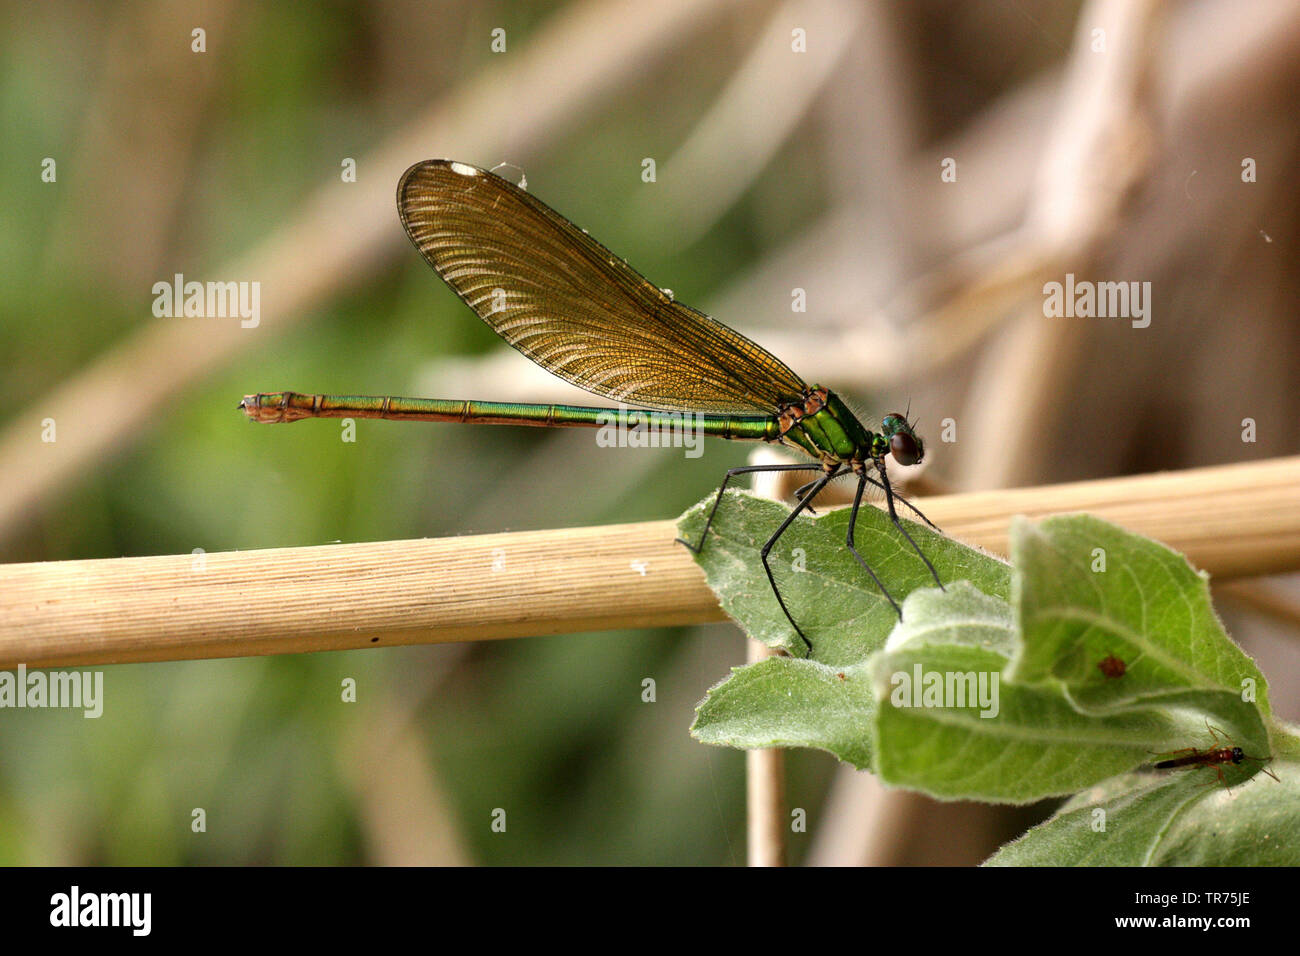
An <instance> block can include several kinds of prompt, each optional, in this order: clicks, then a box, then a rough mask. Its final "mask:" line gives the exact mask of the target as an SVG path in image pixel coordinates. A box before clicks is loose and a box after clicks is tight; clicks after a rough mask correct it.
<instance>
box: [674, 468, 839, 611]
mask: <svg viewBox="0 0 1300 956" xmlns="http://www.w3.org/2000/svg"><path fill="white" fill-rule="evenodd" d="M821 467H822V466H821V465H742V466H741V467H739V468H729V469H728V470H727V475H726V477H725V478H723V479H722V485H721V486H720V487H719V488H718V496H717V497H716V498H714V499H713V507H712V508H710V509H709V518H708V520H707V521H705V522H704V531H703V533H702V534H701V535H700V543H699V544H691V543H690V542H689V541H687V540H686V539H685V538H678V539H677V540H678V541H680V542H681V543H682V544H684V545H686V547H688V548H690V549H691V550H692V551H694V552H695V553H696V554H699V553H700V552H701V551H703V550H704V539H705V538H707V537H708V536H709V529H710V528H711V527H713V516H714V515H716V514H717V513H718V505H720V504H722V493H723V492H724V491H726V490H727V482H729V481H731V479H732V478H734V477H735V476H736V475H748V474H751V473H753V472H756V471H820V470H821ZM820 480H821V479H820V478H819V479H818V481H820ZM778 596H779V595H778ZM786 616H787V617H789V614H788V613H787V615H786ZM792 623H793V622H792ZM796 630H797V628H796ZM799 636H800V637H803V635H802V634H801V635H799Z"/></svg>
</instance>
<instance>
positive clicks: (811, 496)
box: [758, 472, 835, 657]
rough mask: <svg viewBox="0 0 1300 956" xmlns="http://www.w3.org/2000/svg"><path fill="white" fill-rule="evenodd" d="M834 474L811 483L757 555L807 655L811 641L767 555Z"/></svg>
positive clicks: (809, 652)
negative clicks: (795, 616) (801, 625)
mask: <svg viewBox="0 0 1300 956" xmlns="http://www.w3.org/2000/svg"><path fill="white" fill-rule="evenodd" d="M834 474H835V473H834V472H827V473H826V474H824V475H822V476H821V477H820V478H818V479H817V483H816V484H815V485H813V489H812V491H810V492H808V494H807V496H806V497H804V498H803V500H802V501H800V502H799V503H798V504H797V505H795V506H794V510H793V511H791V512H790V514H789V515H787V516H786V519H785V520H784V521H782V522H781V527H779V528H777V529H776V533H775V534H773V535H772V537H770V538H768V539H767V544H765V545H763V548H762V550H761V551H759V552H758V555H759V557H761V558H762V559H763V570H764V571H766V572H767V583H768V584H770V585H772V593H773V594H775V595H776V603H777V604H779V605H781V610H782V611H784V612H785V619H786V620H787V621H789V622H790V626H791V627H793V628H794V632H795V633H796V634H798V635H799V639H800V640H801V641H803V642H804V644H805V645H807V647H808V656H809V657H811V656H812V649H813V646H812V641H810V640H808V638H807V636H806V635H805V634H804V632H803V631H802V630H800V628H799V625H798V624H796V623H795V620H794V616H793V615H792V614H791V613H790V609H789V608H788V607H786V606H785V598H783V597H781V591H780V589H779V588H777V586H776V578H775V577H773V575H772V566H771V565H770V564H768V563H767V555H768V553H769V552H770V551H771V550H772V547H773V546H774V545H775V544H776V542H777V539H778V538H780V537H781V535H783V534H785V529H786V528H788V527H790V525H791V524H792V523H793V522H794V519H795V518H797V517H799V514H800V512H802V511H804V510H805V509H806V508H807V507H808V506H809V505H810V504H812V500H813V499H814V498H816V497H817V493H818V492H820V491H821V490H822V489H823V488H825V487H826V483H827V482H828V481H830V480H831V477H832V476H833V475H834Z"/></svg>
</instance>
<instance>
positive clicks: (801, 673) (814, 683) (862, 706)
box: [691, 657, 876, 768]
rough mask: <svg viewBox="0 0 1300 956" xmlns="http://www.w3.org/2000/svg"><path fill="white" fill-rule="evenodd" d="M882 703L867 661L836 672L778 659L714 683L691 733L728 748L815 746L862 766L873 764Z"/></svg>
mask: <svg viewBox="0 0 1300 956" xmlns="http://www.w3.org/2000/svg"><path fill="white" fill-rule="evenodd" d="M875 705H876V702H875V697H874V695H873V694H872V691H871V681H870V679H869V677H868V675H867V671H866V665H865V664H857V665H849V666H846V667H844V668H841V669H839V670H836V669H835V668H833V667H827V666H826V665H824V664H819V663H817V662H816V661H806V660H794V659H792V658H789V657H771V658H768V659H767V660H764V661H759V662H758V663H756V664H750V665H748V666H746V667H737V668H735V669H734V670H733V671H732V675H731V676H730V677H728V678H727V679H725V680H724V681H722V683H720V684H718V685H717V686H715V687H713V688H712V689H711V690H710V691H709V694H708V696H707V697H706V698H705V699H704V702H703V703H702V704H701V705H700V707H699V709H698V711H697V712H696V718H695V723H694V724H693V725H692V726H691V733H692V734H694V735H695V737H696V738H697V739H699V740H701V741H703V742H704V743H708V744H725V745H727V746H729V747H744V748H753V747H790V746H796V747H816V748H817V749H819V750H826V751H829V752H830V753H833V754H835V756H837V757H839V758H840V759H841V760H847V761H848V762H849V763H851V764H853V765H854V766H856V767H859V768H862V767H866V766H867V765H868V764H869V763H870V761H871V749H870V746H871V716H872V713H873V712H874V710H875Z"/></svg>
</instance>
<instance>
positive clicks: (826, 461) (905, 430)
mask: <svg viewBox="0 0 1300 956" xmlns="http://www.w3.org/2000/svg"><path fill="white" fill-rule="evenodd" d="M777 420H778V423H779V425H780V437H781V440H782V441H783V442H785V443H786V444H790V445H794V446H795V447H797V448H801V449H803V450H804V451H806V452H807V453H808V454H810V455H812V456H813V457H814V458H816V459H818V460H819V461H820V462H821V463H822V464H823V465H824V466H825V467H826V468H828V469H831V468H834V467H836V466H837V465H849V466H850V467H852V468H853V470H854V471H855V472H861V470H862V469H863V467H864V466H865V465H866V464H867V463H869V462H873V463H877V464H880V463H883V461H884V458H885V455H892V456H893V457H894V459H895V460H896V461H897V462H898V463H899V464H900V465H915V464H919V463H920V461H921V459H922V458H923V457H924V455H925V451H924V445H923V444H922V442H921V439H920V438H919V437H918V436H917V435H916V433H915V432H914V431H913V430H912V426H911V425H909V424H908V421H907V418H906V417H904V416H903V415H899V414H897V413H891V414H889V415H886V416H885V417H884V419H883V420H882V421H881V431H880V433H879V434H878V433H876V432H873V431H871V429H869V428H866V427H865V426H864V425H863V424H862V423H861V422H860V421H858V418H857V416H856V415H854V414H853V412H851V411H850V410H849V407H848V406H847V405H845V404H844V402H843V401H841V400H840V397H839V396H838V395H836V394H835V393H834V392H832V391H831V390H830V389H828V388H823V387H821V386H820V385H818V386H814V387H813V388H810V389H808V391H806V392H804V393H803V395H802V396H801V397H800V400H799V401H797V402H789V403H787V404H785V405H782V406H781V407H780V409H779V411H778V418H777Z"/></svg>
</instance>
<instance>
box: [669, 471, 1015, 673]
mask: <svg viewBox="0 0 1300 956" xmlns="http://www.w3.org/2000/svg"><path fill="white" fill-rule="evenodd" d="M712 507H713V499H712V497H709V498H706V499H705V500H704V501H702V502H701V503H700V504H698V505H696V506H695V507H694V508H692V509H691V510H690V511H688V512H687V513H686V514H685V515H683V516H682V519H681V520H680V521H679V522H678V529H679V530H680V532H681V535H682V537H683V538H685V539H686V540H688V541H691V542H695V541H699V540H700V535H701V533H702V532H703V530H704V519H705V516H706V515H707V514H708V509H709V508H712ZM789 514H790V511H789V509H788V508H786V507H784V506H783V505H780V504H778V503H776V502H774V501H768V500H766V499H763V498H756V497H754V496H753V495H750V494H746V493H743V492H736V491H729V492H727V493H726V494H724V495H723V497H722V503H721V505H719V507H718V514H717V517H716V518H715V519H714V522H713V527H712V528H711V529H710V531H709V537H708V540H707V541H705V543H704V549H703V551H702V553H701V554H699V555H697V556H696V561H697V562H698V563H699V565H700V567H701V568H703V569H704V573H705V575H706V576H707V577H708V579H709V586H710V587H712V588H713V590H714V591H715V592H716V593H717V595H718V599H719V601H720V603H721V604H722V609H723V610H724V611H726V612H727V614H728V615H730V616H731V617H732V618H733V619H734V620H735V621H736V623H738V624H739V625H740V626H741V627H743V628H744V629H745V632H746V633H747V634H749V636H750V637H753V638H754V639H756V640H759V641H762V642H763V643H765V644H767V645H768V646H770V647H780V648H784V649H785V650H786V651H787V652H789V653H790V654H792V655H794V656H796V657H803V656H804V654H805V648H804V645H803V642H802V641H800V640H799V637H798V635H797V634H795V632H794V629H793V628H791V627H790V622H789V621H787V620H786V618H785V615H784V614H783V613H781V607H780V605H778V604H777V601H776V597H775V596H774V595H773V594H772V586H771V585H770V584H769V583H768V580H767V575H766V574H765V573H764V571H763V562H762V560H761V557H760V554H759V552H760V550H761V548H762V547H763V544H764V543H765V542H766V541H767V540H768V539H769V538H770V537H771V536H772V534H773V532H775V531H776V529H777V528H779V527H780V525H781V522H782V521H784V520H785V519H786V518H787V517H788V516H789ZM848 523H849V509H848V508H842V509H839V510H836V511H832V512H829V513H828V514H825V515H821V516H819V517H817V518H806V517H804V516H802V515H801V516H800V517H799V518H796V519H795V521H794V523H793V524H792V525H791V526H790V527H789V528H788V529H786V532H785V534H784V535H782V536H781V538H780V540H779V541H778V543H777V546H776V547H775V548H773V550H772V552H771V554H770V555H769V557H768V560H769V562H770V563H771V566H772V573H773V574H774V575H775V577H776V583H777V586H778V587H780V589H781V596H782V597H783V598H784V599H785V603H786V606H787V607H788V608H789V609H790V613H791V614H792V615H793V616H794V619H795V620H796V621H798V622H799V626H800V628H802V630H803V632H804V634H806V635H807V636H808V638H809V640H811V641H812V644H813V654H812V657H813V658H814V659H815V660H818V661H820V662H822V663H824V664H827V665H830V666H832V667H840V668H843V667H845V666H848V665H852V664H855V663H858V662H860V661H863V660H865V659H866V658H867V656H868V655H870V654H871V653H872V652H873V651H876V650H878V649H879V648H880V646H881V645H882V644H883V643H884V640H885V637H886V636H887V635H888V634H889V631H890V629H891V628H892V627H893V626H894V624H895V623H896V622H897V620H898V615H897V614H896V613H895V611H894V609H893V608H892V607H891V606H890V604H889V602H888V601H887V600H885V598H884V596H883V595H882V594H881V593H880V589H879V588H878V587H876V585H875V583H874V582H873V581H872V580H871V576H870V575H869V574H867V572H866V571H864V570H863V569H862V566H861V565H859V564H858V563H857V561H855V560H854V558H853V555H852V554H850V553H849V551H848V548H847V547H845V537H846V535H847V532H848ZM903 524H904V525H905V526H906V528H907V531H908V533H909V534H910V535H911V536H912V537H913V538H914V539H915V541H916V543H917V545H918V546H919V547H920V548H921V549H922V550H924V552H925V555H926V557H928V558H929V559H930V560H931V562H933V564H934V567H935V569H936V570H937V571H938V572H939V577H940V579H941V580H942V581H943V582H944V583H945V584H946V583H947V582H949V581H957V580H962V579H965V580H969V581H971V582H973V583H974V584H975V586H976V587H978V588H979V589H980V590H982V591H984V592H986V593H989V594H996V595H999V596H1001V597H1003V598H1005V597H1006V596H1007V595H1008V594H1009V592H1010V579H1011V571H1010V567H1009V566H1008V565H1007V564H1006V563H1005V562H1003V561H1001V560H999V559H998V558H994V557H992V556H990V555H987V554H984V553H982V552H980V551H977V550H975V549H974V548H971V547H968V546H967V545H964V544H961V543H960V542H958V541H954V540H952V539H951V538H946V537H944V536H943V535H941V534H936V533H935V532H934V531H932V530H930V529H929V528H926V527H923V526H921V525H918V524H915V523H913V522H910V521H907V520H904V521H903ZM855 543H856V545H857V548H858V553H859V554H861V555H862V558H863V560H865V561H866V562H867V563H868V564H869V565H871V568H872V570H874V571H875V572H876V574H877V575H878V576H879V577H880V580H881V581H882V582H883V583H884V585H885V586H886V587H887V588H889V591H890V593H891V594H892V595H893V596H894V599H895V600H896V601H898V602H899V603H900V604H901V603H902V602H903V600H904V598H906V597H907V595H908V594H910V593H911V592H912V591H913V590H915V589H917V588H930V587H934V578H932V577H931V576H930V572H929V571H928V570H927V569H926V567H925V564H924V562H922V561H921V559H920V558H919V557H918V556H917V554H916V552H915V551H914V550H913V549H912V546H911V545H909V544H908V543H907V541H906V540H905V539H904V538H903V536H902V535H900V534H899V533H898V529H896V528H895V527H894V526H893V524H892V522H890V520H889V516H888V515H886V514H885V513H884V512H883V511H881V510H880V509H878V508H875V507H868V506H864V507H863V508H862V509H861V511H860V512H859V513H858V523H857V529H856V536H855ZM798 568H803V570H798Z"/></svg>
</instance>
